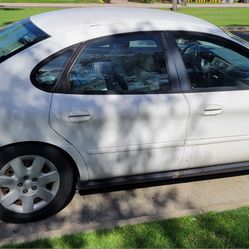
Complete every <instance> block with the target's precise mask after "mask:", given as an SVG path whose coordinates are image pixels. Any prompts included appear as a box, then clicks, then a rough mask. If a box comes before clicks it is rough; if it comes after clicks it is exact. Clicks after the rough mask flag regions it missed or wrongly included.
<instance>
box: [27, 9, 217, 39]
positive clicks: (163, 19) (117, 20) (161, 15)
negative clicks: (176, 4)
mask: <svg viewBox="0 0 249 249" xmlns="http://www.w3.org/2000/svg"><path fill="white" fill-rule="evenodd" d="M30 19H31V21H32V22H33V23H34V24H35V25H37V26H38V27H40V28H41V29H42V30H44V31H45V32H46V33H48V34H49V35H51V36H53V35H56V34H60V33H64V32H68V31H72V30H76V29H80V28H86V29H87V28H89V27H99V28H100V29H101V28H103V27H104V28H110V29H113V33H118V32H119V33H120V32H122V28H123V30H124V32H134V31H149V30H154V31H156V30H181V31H198V32H205V33H214V34H218V33H219V34H221V33H222V30H221V29H219V28H218V27H216V26H215V25H213V24H211V23H208V22H206V21H204V20H201V19H199V18H196V17H193V16H189V15H185V14H179V13H175V12H173V11H164V10H155V9H149V8H129V7H90V8H89V7H86V8H73V9H63V10H57V11H51V12H47V13H42V14H38V15H35V16H32V17H31V18H30ZM115 27H118V30H119V31H118V32H117V31H115ZM129 27H130V28H129ZM129 29H130V30H129Z"/></svg>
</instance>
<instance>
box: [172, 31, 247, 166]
mask: <svg viewBox="0 0 249 249" xmlns="http://www.w3.org/2000/svg"><path fill="white" fill-rule="evenodd" d="M175 38H176V43H177V45H178V48H179V50H180V53H181V56H182V58H183V61H184V64H185V67H186V70H187V74H188V79H189V83H190V89H189V91H187V92H186V93H185V96H186V98H187V100H188V103H189V106H190V116H189V122H188V128H187V137H186V150H185V156H184V160H183V162H182V166H186V167H190V168H193V167H202V166H210V165H219V164H228V163H234V162H245V161H249V125H248V124H249V51H248V49H246V48H244V47H242V46H240V45H237V44H236V43H234V42H231V41H228V40H226V39H224V38H218V37H216V36H211V35H203V34H199V35H196V34H188V35H183V34H179V33H178V34H177V35H175Z"/></svg>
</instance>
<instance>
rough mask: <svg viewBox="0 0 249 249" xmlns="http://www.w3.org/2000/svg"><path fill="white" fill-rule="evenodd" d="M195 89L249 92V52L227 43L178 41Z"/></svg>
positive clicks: (192, 38)
mask: <svg viewBox="0 0 249 249" xmlns="http://www.w3.org/2000/svg"><path fill="white" fill-rule="evenodd" d="M176 43H177V46H178V48H179V51H180V53H181V55H182V58H183V61H184V63H185V66H186V69H187V73H188V77H189V81H190V84H191V86H192V88H216V87H219V88H223V87H225V88H234V87H235V88H238V89H241V88H246V89H247V88H249V52H245V50H242V49H241V50H240V47H236V46H234V44H232V43H231V44H230V45H229V43H228V42H227V41H225V40H224V41H222V40H212V39H210V38H207V39H205V38H196V39H195V38H194V37H191V38H188V37H186V36H184V37H177V38H176Z"/></svg>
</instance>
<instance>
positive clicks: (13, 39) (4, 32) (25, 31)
mask: <svg viewBox="0 0 249 249" xmlns="http://www.w3.org/2000/svg"><path fill="white" fill-rule="evenodd" d="M47 37H48V35H47V34H45V33H44V32H43V31H41V30H40V29H39V28H38V27H36V26H35V25H34V24H33V23H32V22H31V21H30V20H29V19H25V20H23V21H20V22H17V23H14V24H12V25H9V26H7V27H5V28H2V29H0V62H2V61H4V60H6V59H7V58H9V57H10V56H12V55H13V54H15V53H16V52H18V51H21V50H23V49H25V48H27V47H29V46H31V45H33V44H35V43H37V42H39V41H41V40H43V39H45V38H47Z"/></svg>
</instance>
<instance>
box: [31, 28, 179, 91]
mask: <svg viewBox="0 0 249 249" xmlns="http://www.w3.org/2000/svg"><path fill="white" fill-rule="evenodd" d="M151 33H157V34H159V35H160V41H161V45H162V50H163V53H164V60H165V66H166V67H167V70H168V71H167V73H168V75H169V76H168V77H169V80H170V85H171V90H169V91H160V90H159V91H153V92H152V91H148V92H147V91H127V92H125V91H122V92H116V91H115V92H114V91H110V90H107V91H103V92H101V91H87V92H79V93H77V92H70V91H71V89H70V85H69V81H68V74H69V72H70V70H71V69H72V67H73V65H74V64H75V62H76V60H77V58H78V57H79V56H80V54H81V52H82V51H83V50H84V48H85V46H86V45H87V44H88V43H90V42H94V41H98V40H102V39H104V38H108V37H110V36H122V35H129V34H132V35H139V34H151ZM74 46H77V49H76V51H75V52H74V53H73V55H72V57H71V58H70V60H69V61H68V63H67V65H66V66H65V67H64V69H63V73H62V75H61V77H60V78H59V80H58V81H57V83H56V85H55V86H54V87H52V88H51V89H44V88H42V87H40V86H38V84H37V83H36V81H35V74H36V72H37V70H38V69H39V68H40V67H41V66H42V65H44V64H46V63H47V62H48V61H50V60H51V59H53V58H55V57H56V56H58V55H59V54H62V53H64V52H66V51H67V50H68V49H70V48H71V47H74ZM30 78H31V82H32V83H33V85H34V86H35V87H38V88H39V89H40V90H43V91H46V92H52V93H63V94H71V95H140V94H144V95H146V94H172V93H179V92H181V89H180V83H179V78H178V74H177V70H176V68H175V65H173V64H172V56H171V50H170V47H169V45H168V41H167V39H166V38H165V36H164V31H142V32H129V33H121V34H114V35H107V36H103V37H98V38H95V39H90V40H87V41H85V42H82V43H78V44H76V45H73V46H70V47H68V48H65V49H63V50H61V51H59V52H57V53H55V54H53V55H51V56H49V57H48V58H46V59H45V60H43V61H42V62H40V63H39V64H38V65H37V66H36V67H35V68H34V69H33V70H32V72H31V77H30Z"/></svg>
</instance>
